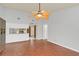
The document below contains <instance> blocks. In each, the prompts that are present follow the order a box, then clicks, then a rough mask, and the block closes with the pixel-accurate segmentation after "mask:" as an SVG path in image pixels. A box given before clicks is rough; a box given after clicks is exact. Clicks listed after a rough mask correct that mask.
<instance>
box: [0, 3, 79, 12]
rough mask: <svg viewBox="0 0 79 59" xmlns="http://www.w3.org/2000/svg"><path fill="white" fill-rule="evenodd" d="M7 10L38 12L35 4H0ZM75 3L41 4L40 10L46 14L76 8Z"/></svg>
mask: <svg viewBox="0 0 79 59" xmlns="http://www.w3.org/2000/svg"><path fill="white" fill-rule="evenodd" d="M0 5H2V6H5V7H7V8H13V9H17V10H21V11H25V12H32V11H35V10H38V4H37V3H2V4H0ZM77 5H79V4H77V3H42V4H41V9H44V10H47V11H48V12H50V13H51V12H52V11H54V10H59V9H64V8H68V7H72V6H77Z"/></svg>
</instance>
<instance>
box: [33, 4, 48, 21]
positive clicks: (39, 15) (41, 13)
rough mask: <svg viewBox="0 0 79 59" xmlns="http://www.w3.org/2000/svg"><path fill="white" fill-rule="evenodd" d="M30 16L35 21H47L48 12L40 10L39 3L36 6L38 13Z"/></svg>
mask: <svg viewBox="0 0 79 59" xmlns="http://www.w3.org/2000/svg"><path fill="white" fill-rule="evenodd" d="M32 15H33V16H34V17H35V18H36V20H39V19H45V20H48V12H47V11H45V10H41V6H40V3H39V4H38V11H35V12H32Z"/></svg>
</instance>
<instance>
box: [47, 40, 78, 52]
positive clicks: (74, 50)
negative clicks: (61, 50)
mask: <svg viewBox="0 0 79 59" xmlns="http://www.w3.org/2000/svg"><path fill="white" fill-rule="evenodd" d="M48 41H49V42H51V43H55V44H57V45H59V46H62V47H65V48H67V49H70V50H72V51H75V52H79V50H76V49H74V48H71V47H68V46H64V45H62V44H59V43H57V42H52V41H50V40H48Z"/></svg>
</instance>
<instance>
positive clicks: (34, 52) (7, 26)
mask: <svg viewBox="0 0 79 59" xmlns="http://www.w3.org/2000/svg"><path fill="white" fill-rule="evenodd" d="M0 56H79V3H0Z"/></svg>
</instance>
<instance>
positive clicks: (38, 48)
mask: <svg viewBox="0 0 79 59" xmlns="http://www.w3.org/2000/svg"><path fill="white" fill-rule="evenodd" d="M0 55H1V56H79V53H78V52H75V51H72V50H70V49H67V48H64V47H61V46H59V45H56V44H54V43H50V42H48V41H45V40H34V41H24V42H16V43H9V44H6V46H5V50H4V51H2V52H1V53H0Z"/></svg>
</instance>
